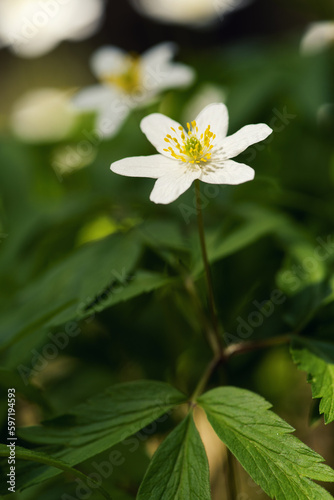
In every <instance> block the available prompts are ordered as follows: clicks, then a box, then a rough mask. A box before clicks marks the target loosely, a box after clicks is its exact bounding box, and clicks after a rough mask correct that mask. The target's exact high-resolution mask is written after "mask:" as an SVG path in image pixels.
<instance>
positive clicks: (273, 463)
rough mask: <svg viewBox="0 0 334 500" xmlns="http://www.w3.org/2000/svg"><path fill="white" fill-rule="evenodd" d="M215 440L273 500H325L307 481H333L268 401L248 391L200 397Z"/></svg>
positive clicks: (219, 391)
mask: <svg viewBox="0 0 334 500" xmlns="http://www.w3.org/2000/svg"><path fill="white" fill-rule="evenodd" d="M198 403H199V404H200V405H201V406H202V407H203V408H204V410H205V412H206V414H207V417H208V420H209V422H210V423H211V425H212V427H213V428H214V430H215V432H216V433H217V435H218V436H219V438H220V439H221V440H222V441H223V442H224V443H225V444H226V446H227V447H228V448H229V449H230V450H231V452H232V453H233V454H234V455H235V456H236V458H237V459H238V460H239V462H240V463H241V465H242V466H243V467H244V469H245V470H246V471H247V472H248V474H249V475H250V476H251V477H252V478H253V480H254V481H255V482H256V483H257V484H259V485H260V486H261V488H262V489H263V490H264V491H265V492H266V493H267V495H269V496H270V498H275V499H276V500H329V499H332V498H333V497H332V496H331V495H330V494H329V493H328V492H326V491H325V490H324V489H323V488H322V487H321V486H319V485H318V484H316V483H313V482H312V481H311V479H315V480H319V481H334V471H333V470H332V469H330V468H329V467H328V466H326V465H324V464H323V463H322V462H323V458H322V457H321V456H320V455H318V454H317V453H315V452H314V451H313V450H311V449H310V448H309V447H308V446H306V445H305V444H304V443H302V442H301V441H300V440H299V439H297V438H296V437H295V436H292V435H291V434H290V433H291V432H292V431H293V430H294V429H293V428H292V427H291V426H290V425H289V424H288V423H286V422H285V421H284V420H282V419H281V418H280V417H278V416H277V415H275V413H273V412H271V411H269V409H270V408H271V405H270V403H268V402H267V401H265V400H264V399H263V398H262V397H260V396H258V395H257V394H254V393H252V392H250V391H247V390H244V389H239V388H236V387H221V388H217V389H213V390H212V391H209V392H207V393H206V394H204V395H203V396H201V397H200V398H199V399H198Z"/></svg>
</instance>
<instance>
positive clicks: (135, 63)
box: [101, 54, 141, 94]
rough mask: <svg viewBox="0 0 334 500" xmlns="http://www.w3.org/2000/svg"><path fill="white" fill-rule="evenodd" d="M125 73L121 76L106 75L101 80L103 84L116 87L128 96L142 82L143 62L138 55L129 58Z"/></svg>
mask: <svg viewBox="0 0 334 500" xmlns="http://www.w3.org/2000/svg"><path fill="white" fill-rule="evenodd" d="M125 67H126V69H125V71H124V72H123V73H119V74H106V75H105V76H103V77H102V78H101V80H102V82H104V83H106V84H109V85H116V86H117V87H119V88H120V89H122V90H123V91H124V92H126V93H127V94H131V93H133V92H134V91H135V90H136V89H138V86H139V85H140V82H141V61H140V57H139V56H138V55H137V54H132V55H129V56H127V59H126V61H125Z"/></svg>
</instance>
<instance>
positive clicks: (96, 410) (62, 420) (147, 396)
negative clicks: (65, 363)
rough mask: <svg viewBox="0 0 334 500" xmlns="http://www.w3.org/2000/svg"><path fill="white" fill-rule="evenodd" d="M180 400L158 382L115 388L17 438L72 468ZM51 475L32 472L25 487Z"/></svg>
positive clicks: (182, 398)
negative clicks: (52, 447)
mask: <svg viewBox="0 0 334 500" xmlns="http://www.w3.org/2000/svg"><path fill="white" fill-rule="evenodd" d="M184 401H185V396H184V395H182V394H181V393H180V392H179V391H177V390H176V389H174V388H173V387H171V386H169V385H167V384H165V383H162V382H149V381H147V382H146V381H139V382H129V383H127V384H119V385H115V386H113V387H111V388H110V389H109V390H107V391H105V392H104V393H103V394H100V395H97V396H96V397H95V398H92V399H91V400H89V401H87V403H84V404H82V405H79V406H77V407H76V408H74V409H73V410H72V411H70V412H69V413H68V414H67V415H63V416H62V417H59V418H55V419H53V420H49V421H46V422H44V425H43V426H42V427H27V428H24V429H21V431H20V437H21V438H23V439H24V440H26V441H29V442H32V443H35V444H39V445H44V447H46V446H51V445H52V446H54V447H56V448H54V451H53V456H54V457H55V458H56V459H57V460H58V459H60V460H61V461H64V462H66V464H68V465H69V466H73V465H77V464H79V463H81V462H83V461H85V460H87V459H89V458H91V457H93V456H95V455H97V454H99V453H101V452H103V451H105V450H108V449H109V448H110V447H112V446H113V445H115V444H117V443H119V442H120V441H123V440H124V439H125V438H127V437H129V436H131V435H133V434H135V433H136V432H138V431H140V430H141V429H142V428H144V427H145V426H146V425H148V424H149V423H151V422H152V421H153V420H155V419H157V418H158V417H161V416H162V415H163V414H165V413H167V412H168V411H170V410H171V409H172V408H173V407H174V406H175V405H177V404H181V403H183V402H184ZM43 449H44V448H41V450H43ZM46 449H47V448H46ZM57 474H59V470H54V469H47V470H45V468H42V469H41V470H40V473H39V474H37V472H36V471H34V474H33V476H32V477H31V478H29V480H27V478H26V483H25V486H31V485H34V484H38V483H39V482H41V481H45V480H46V479H49V478H51V477H54V476H56V475H57Z"/></svg>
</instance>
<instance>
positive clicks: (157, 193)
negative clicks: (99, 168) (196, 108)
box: [110, 104, 272, 204]
mask: <svg viewBox="0 0 334 500" xmlns="http://www.w3.org/2000/svg"><path fill="white" fill-rule="evenodd" d="M227 128H228V111H227V108H226V106H225V104H210V105H209V106H206V107H205V108H204V109H203V110H202V111H201V113H200V114H199V115H198V116H197V118H196V120H194V121H192V122H191V124H190V123H188V124H187V130H185V129H184V128H183V127H182V126H181V125H180V124H179V123H177V122H175V121H174V120H172V119H171V118H168V117H167V116H164V115H161V114H159V113H154V114H151V115H149V116H147V117H146V118H144V119H143V120H142V122H141V129H142V131H143V132H144V134H145V135H146V137H147V138H148V140H149V141H150V142H151V143H152V144H153V146H155V148H156V149H157V151H158V152H159V154H156V155H153V156H138V157H133V158H125V159H123V160H120V161H116V162H115V163H113V164H112V165H111V167H110V168H111V170H112V171H113V172H115V173H116V174H121V175H126V176H129V177H149V178H152V179H158V180H157V181H156V183H155V185H154V188H153V191H152V193H151V196H150V199H151V201H153V202H154V203H163V204H167V203H171V202H173V201H175V200H176V199H177V198H178V197H179V196H180V195H181V194H182V193H184V192H185V191H186V190H187V189H188V188H189V187H190V186H191V184H192V183H193V181H194V180H196V179H199V180H201V181H203V182H207V183H208V184H241V183H243V182H247V181H250V180H252V179H253V178H254V170H253V169H252V168H251V167H249V166H248V165H244V164H242V163H237V162H235V161H233V160H231V159H230V158H234V157H235V156H237V155H238V154H240V153H241V152H242V151H244V150H245V149H246V148H248V146H250V145H251V144H255V143H256V142H259V141H262V140H264V139H266V137H268V136H269V135H270V134H271V133H272V129H271V128H270V127H268V125H265V124H264V123H260V124H258V125H247V126H245V127H243V128H242V129H240V130H239V131H238V132H236V133H235V134H233V135H231V136H229V137H226V134H227Z"/></svg>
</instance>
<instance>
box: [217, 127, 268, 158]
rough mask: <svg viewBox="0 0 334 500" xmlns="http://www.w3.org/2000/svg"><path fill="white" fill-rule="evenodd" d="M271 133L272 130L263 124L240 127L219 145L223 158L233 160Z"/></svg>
mask: <svg viewBox="0 0 334 500" xmlns="http://www.w3.org/2000/svg"><path fill="white" fill-rule="evenodd" d="M271 133H272V129H271V128H270V127H268V125H266V124H265V123H258V124H257V125H246V126H245V127H242V128H241V129H240V130H239V131H238V132H236V133H235V134H233V135H230V136H229V137H226V138H225V139H224V141H223V143H222V144H221V149H222V153H223V155H224V158H225V159H227V158H234V157H235V156H237V155H238V154H240V153H242V152H243V151H245V149H247V148H248V147H249V146H251V145H252V144H255V143H256V142H261V141H263V140H264V139H266V138H267V137H268V135H270V134H271Z"/></svg>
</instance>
